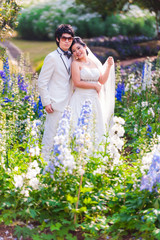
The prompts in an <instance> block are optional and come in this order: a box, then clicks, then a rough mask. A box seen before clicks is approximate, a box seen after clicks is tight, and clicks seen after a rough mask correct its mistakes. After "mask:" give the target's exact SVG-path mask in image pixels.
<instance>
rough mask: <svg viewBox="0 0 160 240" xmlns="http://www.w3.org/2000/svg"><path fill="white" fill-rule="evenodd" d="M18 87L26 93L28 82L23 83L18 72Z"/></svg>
mask: <svg viewBox="0 0 160 240" xmlns="http://www.w3.org/2000/svg"><path fill="white" fill-rule="evenodd" d="M18 87H19V89H20V90H21V91H24V92H26V93H27V87H28V84H26V83H25V81H24V78H23V76H22V75H20V74H18Z"/></svg>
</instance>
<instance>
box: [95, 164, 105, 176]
mask: <svg viewBox="0 0 160 240" xmlns="http://www.w3.org/2000/svg"><path fill="white" fill-rule="evenodd" d="M105 170H106V167H105V166H101V167H100V168H97V169H96V170H94V171H93V175H96V174H103V173H105Z"/></svg>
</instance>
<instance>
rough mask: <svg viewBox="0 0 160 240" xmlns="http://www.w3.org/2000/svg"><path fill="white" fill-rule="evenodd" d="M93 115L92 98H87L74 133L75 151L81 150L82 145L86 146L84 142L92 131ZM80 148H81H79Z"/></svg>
mask: <svg viewBox="0 0 160 240" xmlns="http://www.w3.org/2000/svg"><path fill="white" fill-rule="evenodd" d="M91 117H92V102H91V101H90V100H86V101H85V102H84V104H83V105H82V109H81V112H80V116H79V118H78V123H77V127H76V129H75V131H74V133H73V137H74V138H75V143H76V147H75V151H77V152H78V151H81V150H82V149H81V147H83V146H84V142H85V139H86V133H90V129H89V128H90V127H92V124H91ZM78 149H79V150H78Z"/></svg>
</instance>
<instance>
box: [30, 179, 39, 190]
mask: <svg viewBox="0 0 160 240" xmlns="http://www.w3.org/2000/svg"><path fill="white" fill-rule="evenodd" d="M29 186H31V187H32V188H33V189H34V190H36V189H38V187H39V180H38V178H36V177H35V178H32V179H30V180H29Z"/></svg>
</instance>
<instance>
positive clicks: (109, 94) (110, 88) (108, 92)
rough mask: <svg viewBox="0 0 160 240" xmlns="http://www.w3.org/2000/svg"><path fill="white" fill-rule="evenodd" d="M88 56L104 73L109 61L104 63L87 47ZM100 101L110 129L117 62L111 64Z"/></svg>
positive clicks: (105, 120) (104, 118) (104, 117)
mask: <svg viewBox="0 0 160 240" xmlns="http://www.w3.org/2000/svg"><path fill="white" fill-rule="evenodd" d="M87 51H88V57H89V58H90V59H91V60H92V61H93V62H94V63H95V64H96V65H97V67H98V68H99V70H100V72H101V73H102V74H103V73H104V71H105V69H106V67H107V61H106V62H105V63H104V64H103V65H102V63H101V62H100V61H99V60H98V58H97V57H96V56H95V55H94V54H93V53H92V51H91V50H90V49H89V48H88V47H87ZM100 102H101V106H102V113H103V120H104V122H105V124H106V128H107V130H108V131H109V129H110V127H111V126H112V124H113V116H114V107H115V64H113V65H112V66H111V69H110V74H109V77H108V80H107V81H106V83H105V84H104V85H102V89H101V91H100Z"/></svg>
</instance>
